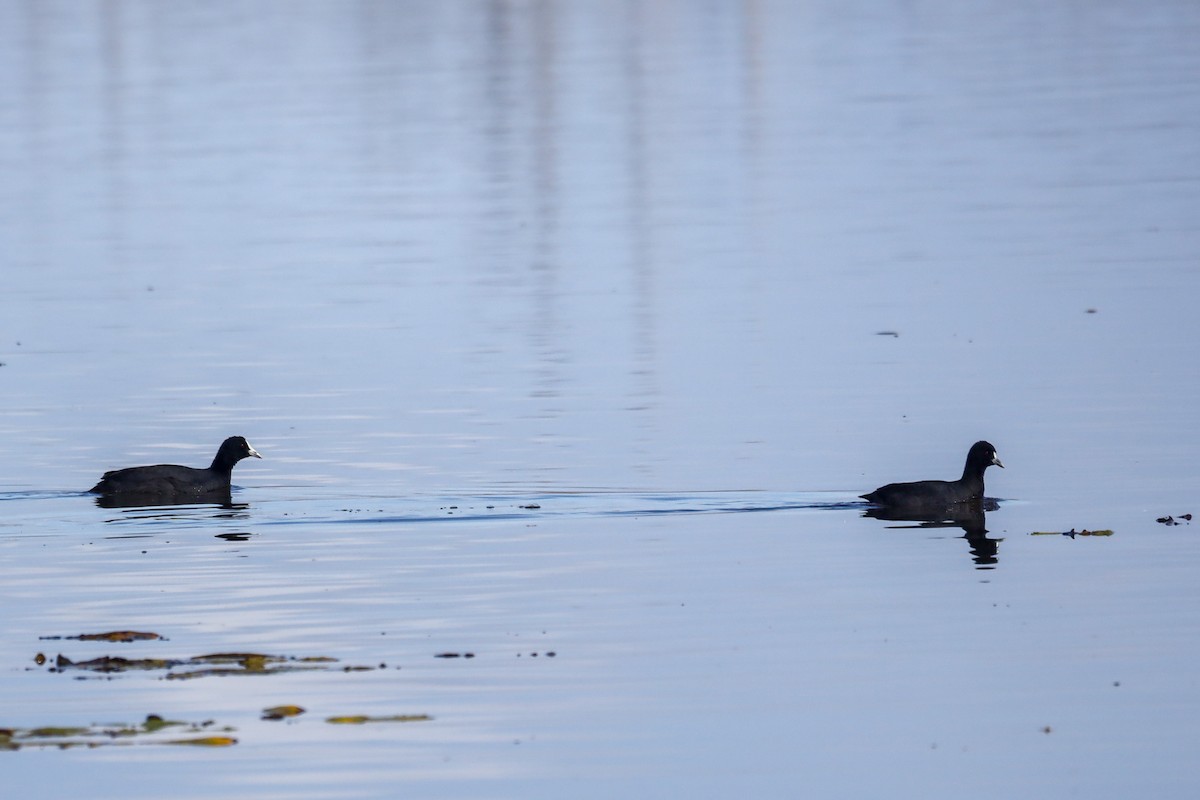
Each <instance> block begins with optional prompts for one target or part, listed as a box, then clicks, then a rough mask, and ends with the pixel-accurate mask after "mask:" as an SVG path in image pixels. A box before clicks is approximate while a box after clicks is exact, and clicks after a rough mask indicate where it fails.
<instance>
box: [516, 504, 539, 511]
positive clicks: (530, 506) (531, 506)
mask: <svg viewBox="0 0 1200 800" xmlns="http://www.w3.org/2000/svg"><path fill="white" fill-rule="evenodd" d="M517 508H523V509H525V510H527V511H533V510H536V509H539V508H541V506H539V505H538V504H537V503H528V504H526V505H523V506H517Z"/></svg>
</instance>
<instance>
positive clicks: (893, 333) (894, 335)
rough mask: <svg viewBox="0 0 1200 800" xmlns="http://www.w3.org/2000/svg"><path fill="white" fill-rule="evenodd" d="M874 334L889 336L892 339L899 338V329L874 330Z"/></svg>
mask: <svg viewBox="0 0 1200 800" xmlns="http://www.w3.org/2000/svg"><path fill="white" fill-rule="evenodd" d="M875 335H876V336H890V337H892V338H893V339H899V338H900V331H875Z"/></svg>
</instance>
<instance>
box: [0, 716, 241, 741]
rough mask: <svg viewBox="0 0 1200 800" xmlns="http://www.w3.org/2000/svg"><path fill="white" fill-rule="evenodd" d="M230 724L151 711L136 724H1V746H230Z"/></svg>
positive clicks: (231, 729) (231, 730)
mask: <svg viewBox="0 0 1200 800" xmlns="http://www.w3.org/2000/svg"><path fill="white" fill-rule="evenodd" d="M233 731H234V729H233V728H229V727H224V728H217V727H215V726H214V723H212V722H211V721H209V722H180V721H174V720H166V719H163V718H162V717H160V716H158V715H157V714H150V715H148V716H147V717H146V719H145V721H143V722H141V723H137V724H126V723H115V724H107V725H101V724H91V725H85V726H70V727H64V726H47V727H41V728H0V750H21V749H29V748H46V747H54V748H58V749H60V750H65V749H68V748H73V747H88V748H91V747H112V746H117V745H123V746H129V745H142V744H160V745H162V744H170V745H189V746H193V747H229V746H230V745H234V744H237V739H235V738H233V737H232V736H230V735H228V734H230V733H232V732H233Z"/></svg>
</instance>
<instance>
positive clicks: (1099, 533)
mask: <svg viewBox="0 0 1200 800" xmlns="http://www.w3.org/2000/svg"><path fill="white" fill-rule="evenodd" d="M1029 535H1030V536H1070V537H1071V538H1072V539H1074V538H1075V537H1076V536H1112V535H1113V532H1112V531H1110V530H1103V531H1089V530H1088V529H1087V528H1084V529H1083V530H1081V531H1077V530H1075V529H1074V528H1071V530H1069V531H1033V532H1031V533H1030V534H1029Z"/></svg>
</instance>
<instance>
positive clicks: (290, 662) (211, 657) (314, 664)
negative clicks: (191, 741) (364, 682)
mask: <svg viewBox="0 0 1200 800" xmlns="http://www.w3.org/2000/svg"><path fill="white" fill-rule="evenodd" d="M46 661H47V659H46V657H45V655H43V654H42V653H38V654H37V656H35V657H34V662H35V663H37V664H39V665H40V664H44V663H45V662H46ZM337 663H338V660H337V659H336V658H330V657H329V656H302V657H297V656H275V655H267V654H265V653H209V654H206V655H200V656H192V657H191V658H123V657H121V656H101V657H99V658H92V659H88V660H87V661H72V660H71V659H70V658H67V657H66V656H64V655H61V654H60V655H59V656H58V657H56V658H55V659H54V664H53V666H51V667H50V671H51V672H76V671H82V672H94V673H99V674H102V675H109V674H112V673H122V672H136V671H154V670H165V671H166V672H167V674H166V675H165V676H164V677H165V678H166V679H167V680H190V679H193V678H208V677H216V676H229V675H277V674H279V673H283V672H299V671H312V670H323V669H330V668H331V667H332V666H333V665H334V664H337ZM342 669H343V670H346V671H349V670H373V669H377V667H357V666H356V667H349V666H346V667H342Z"/></svg>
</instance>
